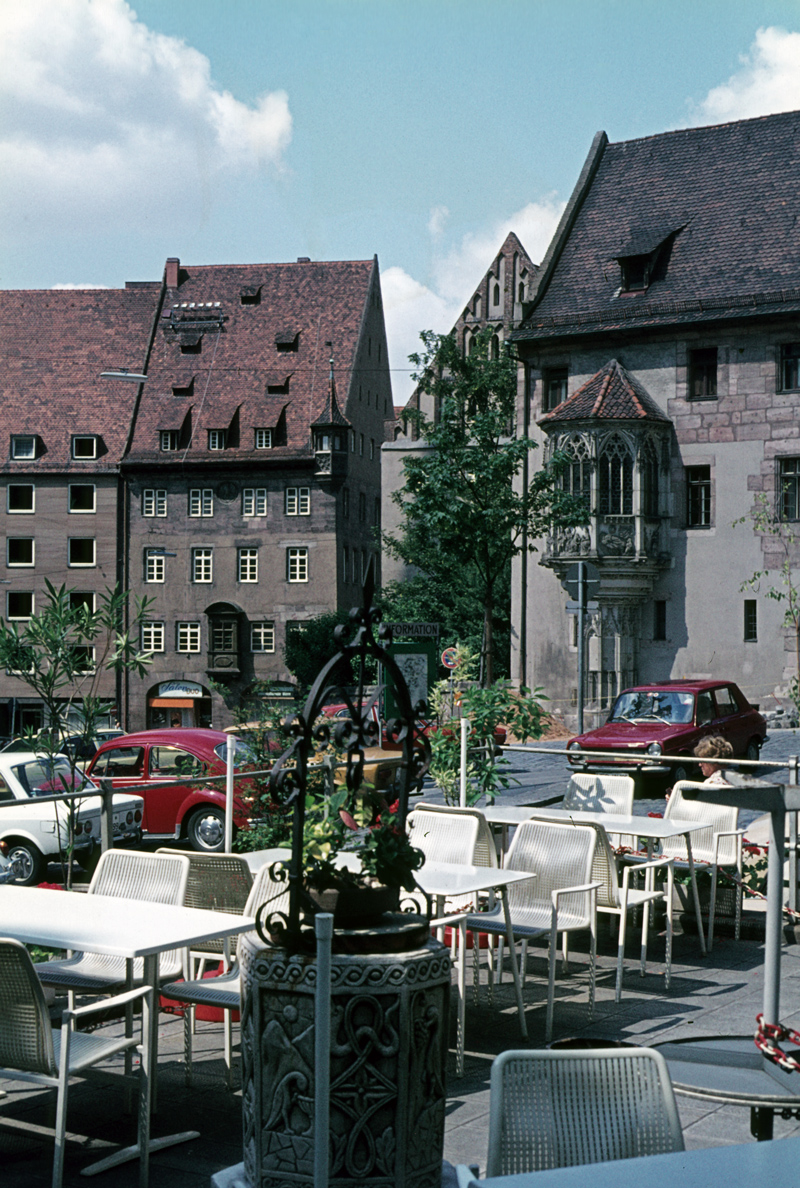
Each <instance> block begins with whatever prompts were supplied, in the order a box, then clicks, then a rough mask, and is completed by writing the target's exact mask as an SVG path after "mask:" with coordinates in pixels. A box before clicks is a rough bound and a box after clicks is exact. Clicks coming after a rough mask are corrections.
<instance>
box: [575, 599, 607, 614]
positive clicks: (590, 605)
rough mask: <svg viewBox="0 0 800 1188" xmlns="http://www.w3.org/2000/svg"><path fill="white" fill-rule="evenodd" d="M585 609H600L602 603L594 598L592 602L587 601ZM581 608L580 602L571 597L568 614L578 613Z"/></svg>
mask: <svg viewBox="0 0 800 1188" xmlns="http://www.w3.org/2000/svg"><path fill="white" fill-rule="evenodd" d="M583 609H584V610H586V611H596V610H600V603H599V602H597V601H596V600H595V599H592V600H591V602H587V603H586V604H585V606H584V608H583ZM579 610H580V604H579V603H577V602H575V601H573V599H570V600H569V602H568V603H567V614H568V615H577V613H578V611H579Z"/></svg>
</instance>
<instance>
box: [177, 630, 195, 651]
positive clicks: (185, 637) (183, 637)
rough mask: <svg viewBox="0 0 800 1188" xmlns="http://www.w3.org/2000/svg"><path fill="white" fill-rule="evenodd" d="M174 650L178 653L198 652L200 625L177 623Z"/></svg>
mask: <svg viewBox="0 0 800 1188" xmlns="http://www.w3.org/2000/svg"><path fill="white" fill-rule="evenodd" d="M176 626H177V641H176V648H177V650H178V651H179V652H187V653H195V652H199V651H200V624H199V623H178V624H176Z"/></svg>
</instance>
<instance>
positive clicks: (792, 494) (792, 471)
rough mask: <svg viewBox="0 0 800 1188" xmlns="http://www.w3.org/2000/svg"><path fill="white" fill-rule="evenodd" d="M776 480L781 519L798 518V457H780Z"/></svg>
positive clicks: (799, 464) (799, 498)
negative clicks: (778, 490)
mask: <svg viewBox="0 0 800 1188" xmlns="http://www.w3.org/2000/svg"><path fill="white" fill-rule="evenodd" d="M779 465H780V471H779V474H778V481H779V483H780V508H781V519H782V520H800V458H781V460H780V463H779Z"/></svg>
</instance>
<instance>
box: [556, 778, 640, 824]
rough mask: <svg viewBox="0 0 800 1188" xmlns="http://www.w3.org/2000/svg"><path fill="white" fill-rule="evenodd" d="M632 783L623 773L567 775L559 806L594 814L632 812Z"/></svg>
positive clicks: (627, 814) (624, 814)
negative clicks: (561, 801)
mask: <svg viewBox="0 0 800 1188" xmlns="http://www.w3.org/2000/svg"><path fill="white" fill-rule="evenodd" d="M633 792H634V783H633V780H632V779H631V777H630V776H626V775H593V774H591V773H589V772H580V773H578V774H576V775H573V776H571V777H570V781H569V785H568V786H567V792H566V795H565V796H564V803H563V805H562V807H563V808H565V809H573V810H574V811H577V810H586V811H590V812H595V813H621V814H622V815H623V816H626V817H627V816H630V814H631V813H632V812H633Z"/></svg>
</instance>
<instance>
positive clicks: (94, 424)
mask: <svg viewBox="0 0 800 1188" xmlns="http://www.w3.org/2000/svg"><path fill="white" fill-rule="evenodd" d="M159 289H160V285H159V284H158V282H154V283H153V284H151V285H148V284H136V285H132V286H131V287H129V288H125V289H29V290H6V291H0V392H1V393H2V399H0V469H2V470H4V471H12V472H17V471H18V470H19V469H20V465H21V464H20V463H19V462H9V457H8V456H9V438H10V437H11V435H13V434H34V435H37V436H38V437H39V438H40V442H41V446H40V455H39V457H38V458H37V459H36V460H35V461H26V462H25V463H24V468H25V470H26V471H33V472H36V471H40V472H42V473H46V472H48V471H54V470H57V471H65V470H68V471H70V470H74V471H75V472H76V473H82V474H86V473H87V472H88V471H89V470H92V471H95V472H98V471H104V470H106V471H110V470H114V469H115V467H116V466H117V464H118V463H119V460H120V458H121V457H122V454H123V451H124V448H125V441H126V437H127V433H128V429H129V426H130V420H131V415H132V412H133V408H134V403H135V400H136V394H137V391H138V387H137V385H136V384H135V383H125V382H122V381H120V380H118V379H101V378H100V373H101V371H107V370H120V369H123V368H127V370H129V371H131V372H141V370H142V368H143V366H144V362H145V358H146V354H147V342H148V337H149V333H150V329H151V326H152V323H153V319H154V317H155V314H156V310H157V304H158V294H159ZM184 370H185V369H184ZM73 434H86V435H97V436H99V437H100V438H101V439H102V441H101V444H100V448H99V456H98V457H97V458H96V459H94V460H93V461H92V462H91V463H87V462H75V461H73V460H72V458H71V456H70V454H71V437H72V435H73Z"/></svg>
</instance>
